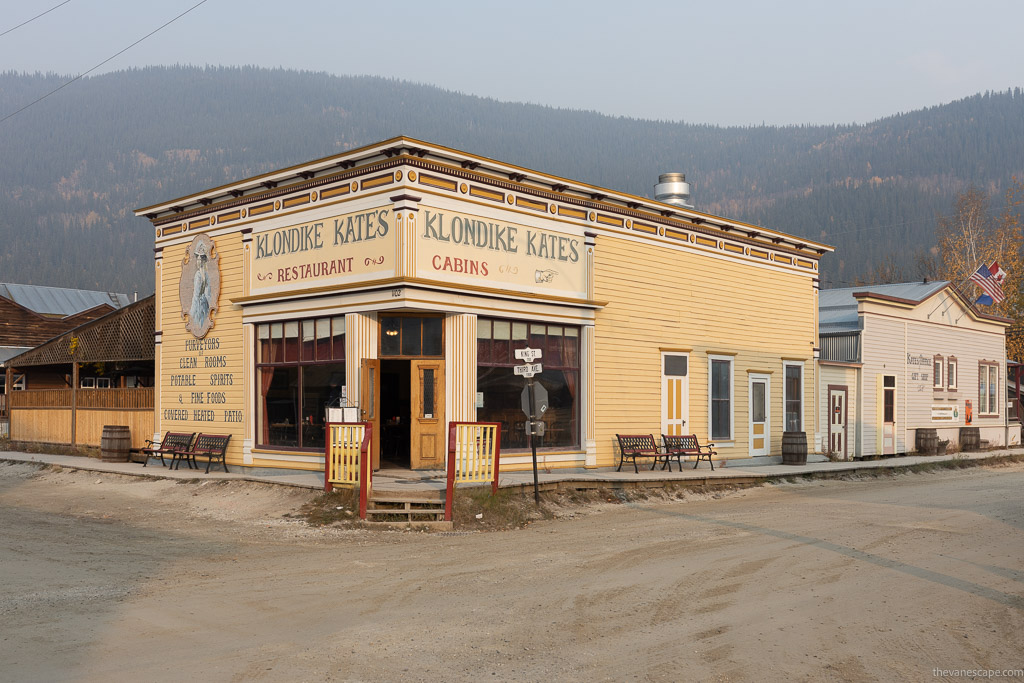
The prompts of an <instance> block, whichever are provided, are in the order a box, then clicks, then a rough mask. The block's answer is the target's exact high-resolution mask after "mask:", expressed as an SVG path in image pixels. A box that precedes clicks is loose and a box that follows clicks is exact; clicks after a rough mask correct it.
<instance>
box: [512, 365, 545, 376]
mask: <svg viewBox="0 0 1024 683" xmlns="http://www.w3.org/2000/svg"><path fill="white" fill-rule="evenodd" d="M542 369H543V366H542V365H541V364H540V363H527V364H526V365H517V366H515V367H514V368H512V371H513V372H514V373H515V374H517V375H520V376H522V377H533V376H534V375H536V374H538V373H540V371H541V370H542Z"/></svg>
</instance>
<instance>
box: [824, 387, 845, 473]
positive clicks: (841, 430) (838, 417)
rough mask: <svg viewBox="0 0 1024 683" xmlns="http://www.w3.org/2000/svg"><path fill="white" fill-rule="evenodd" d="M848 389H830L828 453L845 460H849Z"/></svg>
mask: <svg viewBox="0 0 1024 683" xmlns="http://www.w3.org/2000/svg"><path fill="white" fill-rule="evenodd" d="M847 396H848V393H847V388H846V387H837V386H830V387H829V388H828V451H829V453H833V454H835V455H837V456H839V457H841V458H842V459H843V460H848V459H849V453H848V449H847V445H846V444H847V412H848V411H847V405H846V399H847Z"/></svg>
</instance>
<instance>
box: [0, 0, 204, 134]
mask: <svg viewBox="0 0 1024 683" xmlns="http://www.w3.org/2000/svg"><path fill="white" fill-rule="evenodd" d="M68 1H69V2H70V0H68ZM206 2H207V0H200V1H199V2H197V3H196V4H194V5H192V6H191V7H189V8H188V9H187V10H185V11H184V12H182V13H181V14H179V15H178V16H176V17H174V18H173V19H171V20H170V21H168V22H167V23H165V24H164V25H163V26H160V27H159V28H156V29H154V30H152V31H150V32H149V33H147V34H146V35H144V36H142V37H141V38H139V39H138V40H136V41H135V42H134V43H132V44H131V45H129V46H128V47H126V48H124V49H123V50H121V51H120V52H117V53H116V54H113V55H111V56H110V57H107V58H106V59H104V60H103V61H102V62H100V63H99V64H97V65H96V66H94V67H92V68H91V69H89V70H88V71H83V72H82V73H80V74H78V75H77V76H75V77H74V78H72V79H71V80H70V81H68V82H67V83H64V84H62V85H60V86H58V87H56V88H54V89H53V90H51V91H50V92H48V93H46V94H45V95H43V96H42V97H40V98H39V99H37V100H34V101H32V102H29V103H28V104H26V105H25V106H24V107H22V108H21V109H19V110H17V111H16V112H13V113H11V114H8V115H7V116H5V117H3V118H2V119H0V123H3V122H4V121H6V120H7V119H9V118H11V117H14V116H17V115H18V114H20V113H21V112H23V111H25V110H26V109H28V108H29V107H31V106H33V105H35V104H38V103H40V102H42V101H43V100H45V99H46V98H47V97H49V96H50V95H53V94H54V93H56V92H58V91H60V90H63V89H64V88H66V87H68V86H69V85H71V84H72V83H74V82H75V81H77V80H80V79H81V78H82V77H84V76H88V75H89V74H90V73H92V72H93V71H95V70H96V69H98V68H100V67H101V66H103V65H104V64H106V63H107V62H109V61H110V60H112V59H114V58H115V57H119V56H120V55H122V54H124V53H125V52H127V51H128V50H130V49H132V48H133V47H135V46H136V45H138V44H139V43H141V42H142V41H144V40H145V39H146V38H149V37H150V36H152V35H153V34H155V33H157V32H159V31H162V30H163V29H165V28H167V27H168V26H170V25H171V24H173V23H174V22H176V21H177V20H178V19H181V18H182V17H183V16H185V15H186V14H188V13H189V12H191V11H192V10H194V9H195V8H196V7H199V6H200V5H203V4H206Z"/></svg>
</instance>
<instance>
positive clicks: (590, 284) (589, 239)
mask: <svg viewBox="0 0 1024 683" xmlns="http://www.w3.org/2000/svg"><path fill="white" fill-rule="evenodd" d="M583 235H584V244H585V245H586V248H587V264H586V265H587V300H588V301H593V300H594V249H595V248H596V246H597V233H596V232H586V233H583Z"/></svg>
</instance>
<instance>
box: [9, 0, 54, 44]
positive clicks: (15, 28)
mask: <svg viewBox="0 0 1024 683" xmlns="http://www.w3.org/2000/svg"><path fill="white" fill-rule="evenodd" d="M69 2H71V0H64V2H62V3H60V4H59V5H54V6H53V7H51V8H50V9H48V10H46V11H45V12H43V13H42V14H37V15H35V16H34V17H32V18H31V19H29V20H27V21H23V22H21V23H20V24H18V25H17V26H15V27H14V28H9V29H7V30H6V31H4V32H3V33H0V38H3V37H4V36H6V35H7V34H8V33H10V32H11V31H14V30H17V29H19V28H21V27H22V26H24V25H25V24H31V23H32V22H33V21H35V20H36V19H38V18H39V17H41V16H43V15H46V14H49V13H50V12H52V11H53V10H55V9H57V8H58V7H61V6H63V5H66V4H68V3H69Z"/></svg>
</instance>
